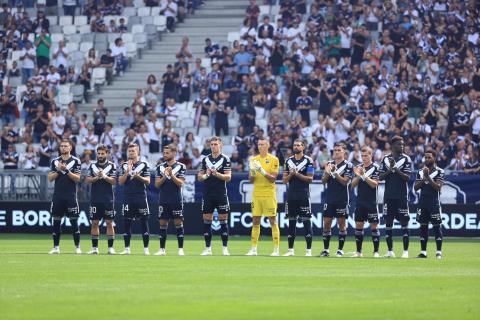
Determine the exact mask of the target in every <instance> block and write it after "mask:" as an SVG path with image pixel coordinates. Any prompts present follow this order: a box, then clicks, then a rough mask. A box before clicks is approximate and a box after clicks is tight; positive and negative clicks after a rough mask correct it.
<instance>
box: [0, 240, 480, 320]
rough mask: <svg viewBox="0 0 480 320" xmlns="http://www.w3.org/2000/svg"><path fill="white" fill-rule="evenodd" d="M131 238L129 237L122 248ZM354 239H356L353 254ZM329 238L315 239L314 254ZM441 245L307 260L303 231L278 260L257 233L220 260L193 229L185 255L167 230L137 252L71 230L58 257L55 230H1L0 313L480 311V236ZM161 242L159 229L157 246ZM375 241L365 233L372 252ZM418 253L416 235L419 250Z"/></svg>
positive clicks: (460, 314)
mask: <svg viewBox="0 0 480 320" xmlns="http://www.w3.org/2000/svg"><path fill="white" fill-rule="evenodd" d="M82 236H83V237H82V249H83V250H84V251H87V250H88V249H89V247H90V240H89V237H88V236H87V235H82ZM285 240H286V239H285V237H283V239H282V248H281V252H282V253H284V252H285V250H286V243H285ZM335 240H336V239H335ZM395 240H396V253H397V256H398V255H400V254H401V251H400V248H401V239H395ZM332 244H333V247H335V246H336V241H334V242H333V243H332ZM122 245H123V240H122V237H121V236H119V237H118V238H117V241H116V244H115V247H116V248H117V251H120V249H121V248H122ZM354 245H355V244H354V241H353V237H351V236H349V237H348V239H347V245H346V251H353V250H354ZM320 246H321V239H320V238H319V237H317V238H316V239H315V241H314V247H313V251H314V253H315V254H318V253H319V251H320ZM434 246H435V243H434V241H432V240H430V242H429V255H430V257H429V258H428V259H427V260H418V259H408V260H407V259H400V258H396V259H390V260H388V259H373V258H363V259H353V258H347V257H344V258H317V257H312V258H306V257H303V254H304V241H303V237H301V236H297V242H296V253H297V256H296V257H288V258H287V257H269V256H268V254H269V253H270V252H271V249H272V242H271V240H270V238H269V237H266V236H262V239H261V241H260V244H259V251H260V254H261V255H264V256H258V257H245V256H243V254H245V253H246V251H247V250H248V248H249V239H248V238H247V237H232V239H231V242H230V251H231V253H232V255H233V256H231V257H223V256H219V254H221V243H220V240H219V237H218V236H216V237H215V238H214V242H213V250H214V255H215V256H213V257H200V256H199V253H200V252H201V250H202V249H203V240H202V238H200V237H191V236H187V237H186V240H185V251H186V254H187V256H185V257H178V256H177V250H176V237H175V236H174V235H169V238H168V241H167V254H168V255H167V256H166V257H156V256H149V257H146V256H143V254H142V253H143V250H142V244H141V239H140V237H138V236H135V237H134V239H133V243H132V253H133V255H131V256H107V255H106V254H101V255H99V256H87V255H81V256H78V255H74V254H73V243H72V237H71V235H67V234H64V235H62V241H61V250H62V254H61V255H59V256H49V255H48V254H46V253H47V252H48V251H49V250H50V248H51V240H50V237H49V236H48V235H9V234H0V319H2V320H10V319H22V320H23V319H85V320H86V319H102V320H106V319H156V320H158V319H229V320H232V319H289V320H292V319H370V320H371V319H422V320H425V319H449V320H451V319H480V309H479V306H480V255H479V253H480V250H479V249H480V246H479V242H478V239H470V240H468V239H467V240H453V239H452V240H450V239H446V241H445V244H444V251H443V252H444V259H443V260H435V259H434ZM157 248H158V238H156V237H152V240H151V244H150V250H151V252H152V253H154V252H155V251H156V250H157ZM105 249H106V240H105V238H102V239H101V240H100V250H101V253H105V251H106V250H105ZM371 249H372V247H371V243H370V239H369V238H368V237H367V239H366V243H365V250H364V251H365V255H366V256H367V257H369V256H371ZM381 249H382V253H383V252H384V249H385V245H384V242H382V247H381ZM418 250H419V244H418V239H417V238H412V240H411V250H410V255H411V256H416V254H418Z"/></svg>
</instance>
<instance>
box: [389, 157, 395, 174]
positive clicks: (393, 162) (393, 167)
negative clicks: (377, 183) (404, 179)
mask: <svg viewBox="0 0 480 320" xmlns="http://www.w3.org/2000/svg"><path fill="white" fill-rule="evenodd" d="M388 162H389V164H390V169H391V170H393V171H395V160H394V159H393V158H388Z"/></svg>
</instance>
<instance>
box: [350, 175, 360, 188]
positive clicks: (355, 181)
mask: <svg viewBox="0 0 480 320" xmlns="http://www.w3.org/2000/svg"><path fill="white" fill-rule="evenodd" d="M360 180H361V178H360V177H359V176H356V177H355V178H353V179H352V189H353V188H356V187H357V186H358V184H359V183H360Z"/></svg>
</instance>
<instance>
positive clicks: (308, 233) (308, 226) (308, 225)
mask: <svg viewBox="0 0 480 320" xmlns="http://www.w3.org/2000/svg"><path fill="white" fill-rule="evenodd" d="M303 228H304V229H305V241H306V242H307V249H312V237H313V236H312V233H313V232H312V222H311V221H310V220H305V221H303Z"/></svg>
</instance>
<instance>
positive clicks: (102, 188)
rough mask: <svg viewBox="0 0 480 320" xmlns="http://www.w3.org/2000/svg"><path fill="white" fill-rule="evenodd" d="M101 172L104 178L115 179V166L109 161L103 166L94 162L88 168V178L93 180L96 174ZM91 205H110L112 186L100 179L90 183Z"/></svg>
mask: <svg viewBox="0 0 480 320" xmlns="http://www.w3.org/2000/svg"><path fill="white" fill-rule="evenodd" d="M100 170H102V171H103V174H104V175H105V176H106V177H109V178H111V177H114V178H115V177H116V175H117V166H116V165H115V163H113V162H111V161H106V162H105V163H104V164H103V165H102V164H100V163H98V162H94V163H92V164H90V166H89V167H88V176H89V177H92V178H95V177H96V176H97V174H98V172H99V171H100ZM90 202H91V203H110V202H113V186H112V185H111V184H110V183H108V182H107V181H105V180H103V179H100V180H98V181H96V182H94V183H92V190H91V196H90Z"/></svg>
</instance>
